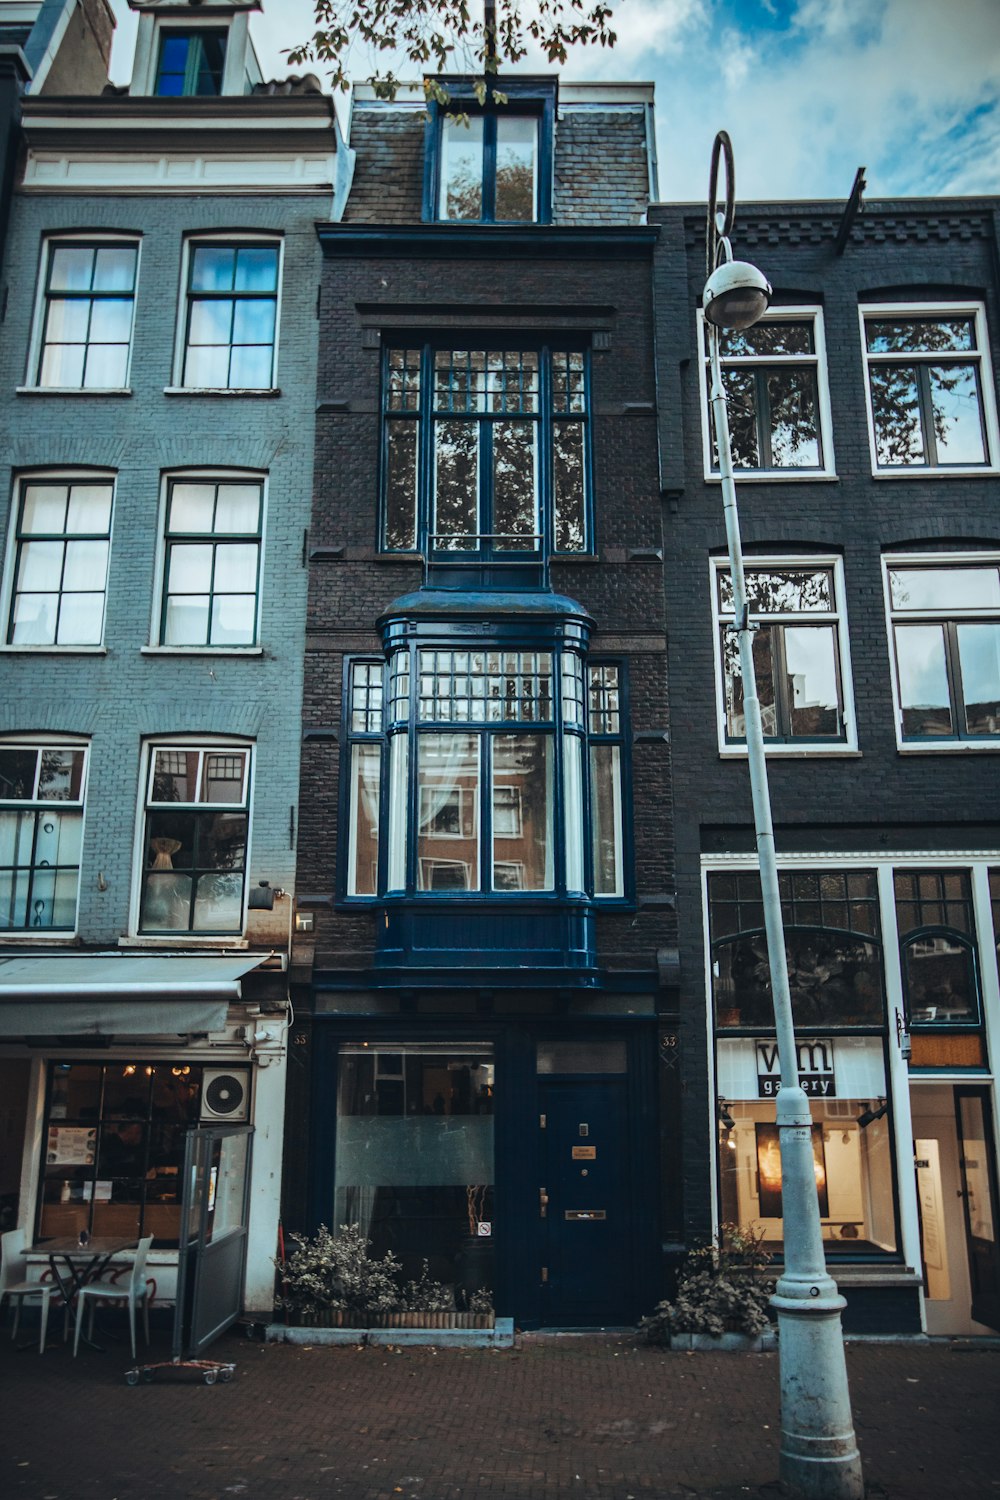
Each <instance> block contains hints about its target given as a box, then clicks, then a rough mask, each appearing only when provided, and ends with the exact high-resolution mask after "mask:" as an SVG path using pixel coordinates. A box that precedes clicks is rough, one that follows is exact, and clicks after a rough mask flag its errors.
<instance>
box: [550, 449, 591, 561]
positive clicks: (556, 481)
mask: <svg viewBox="0 0 1000 1500" xmlns="http://www.w3.org/2000/svg"><path fill="white" fill-rule="evenodd" d="M584 475H585V468H584V447H583V423H582V422H556V423H554V425H553V432H552V487H553V491H554V498H555V544H556V551H557V552H582V551H583V550H584V549H585V547H586V531H587V521H586V505H585V479H584Z"/></svg>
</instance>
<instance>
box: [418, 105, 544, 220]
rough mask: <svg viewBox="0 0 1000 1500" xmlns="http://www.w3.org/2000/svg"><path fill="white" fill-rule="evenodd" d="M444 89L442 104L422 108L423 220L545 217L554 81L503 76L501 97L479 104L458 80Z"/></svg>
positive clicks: (540, 218) (528, 218)
mask: <svg viewBox="0 0 1000 1500" xmlns="http://www.w3.org/2000/svg"><path fill="white" fill-rule="evenodd" d="M449 88H450V90H451V95H452V97H451V102H450V103H449V105H448V106H447V108H446V109H442V108H441V106H440V105H438V104H434V103H432V104H431V106H430V109H429V112H428V123H427V135H426V145H425V155H424V214H423V216H424V220H425V221H426V222H430V221H433V220H438V221H441V222H444V223H452V224H548V223H550V222H551V219H552V140H553V130H552V124H553V120H554V118H555V97H556V96H555V84H554V82H550V81H549V80H535V81H534V82H531V83H528V82H525V83H524V84H521V85H518V84H516V83H506V82H505V83H504V88H503V91H504V94H505V95H506V96H507V103H505V104H497V103H495V102H494V101H493V99H492V95H491V94H490V95H489V96H488V97H487V100H486V101H485V103H484V104H483V105H480V104H479V103H478V101H477V100H476V98H475V96H474V94H472V92H471V90H468V89H466V88H464V87H463V81H462V80H458V81H457V84H456V83H455V82H450V83H449Z"/></svg>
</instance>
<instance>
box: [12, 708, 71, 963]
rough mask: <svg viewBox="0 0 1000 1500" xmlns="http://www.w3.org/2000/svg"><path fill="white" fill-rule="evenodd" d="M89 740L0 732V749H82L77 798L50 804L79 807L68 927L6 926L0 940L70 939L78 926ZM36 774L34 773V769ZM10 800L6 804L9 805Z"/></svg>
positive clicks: (33, 804) (33, 805)
mask: <svg viewBox="0 0 1000 1500" xmlns="http://www.w3.org/2000/svg"><path fill="white" fill-rule="evenodd" d="M90 748H91V746H90V741H89V740H87V739H83V738H82V737H81V736H79V735H72V734H69V735H64V734H4V735H3V736H0V749H3V750H82V751H83V771H82V773H81V776H80V800H79V803H75V802H56V801H53V802H52V803H51V804H50V805H51V806H52V807H54V808H60V807H66V808H72V807H77V806H79V809H80V865H79V870H78V873H77V882H76V904H75V908H74V918H73V927H72V931H71V930H70V929H69V928H68V927H57V928H51V927H48V928H46V927H10V928H3V929H0V941H2V942H4V943H30V944H32V945H33V946H37V945H38V944H39V943H45V944H49V943H59V942H63V943H67V942H74V941H75V940H76V937H77V934H78V933H79V930H80V891H81V888H82V881H83V857H84V849H85V847H86V843H85V841H86V836H87V784H88V781H89V778H90ZM36 774H37V773H36ZM12 805H13V804H8V806H12ZM24 805H25V807H30V808H37V807H38V806H40V805H41V804H39V802H38V800H37V798H31V799H28V798H26V799H25V803H24Z"/></svg>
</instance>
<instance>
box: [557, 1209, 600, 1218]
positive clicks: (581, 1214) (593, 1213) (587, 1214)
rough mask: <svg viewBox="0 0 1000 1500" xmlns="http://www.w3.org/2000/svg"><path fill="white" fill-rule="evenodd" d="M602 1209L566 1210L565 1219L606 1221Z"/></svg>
mask: <svg viewBox="0 0 1000 1500" xmlns="http://www.w3.org/2000/svg"><path fill="white" fill-rule="evenodd" d="M607 1217H608V1216H607V1214H606V1213H605V1211H604V1209H603V1208H567V1210H566V1218H567V1219H606V1218H607Z"/></svg>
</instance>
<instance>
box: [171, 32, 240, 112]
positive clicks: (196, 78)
mask: <svg viewBox="0 0 1000 1500" xmlns="http://www.w3.org/2000/svg"><path fill="white" fill-rule="evenodd" d="M225 66H226V32H225V31H224V30H222V31H206V30H204V29H201V30H198V31H174V30H173V29H170V30H165V31H163V32H162V34H161V37H160V59H159V64H158V66H157V69H156V93H157V94H158V95H159V96H160V97H171V98H181V97H184V98H190V97H194V96H198V95H200V96H202V97H205V96H211V95H217V94H221V93H222V75H223V72H224V70H225Z"/></svg>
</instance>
